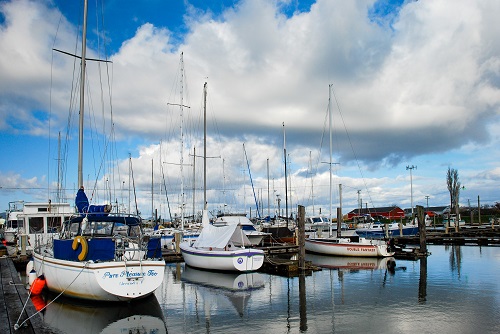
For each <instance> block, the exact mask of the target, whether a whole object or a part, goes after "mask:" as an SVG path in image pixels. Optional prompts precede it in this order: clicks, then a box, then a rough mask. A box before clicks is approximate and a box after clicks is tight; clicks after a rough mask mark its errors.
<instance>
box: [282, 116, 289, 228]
mask: <svg viewBox="0 0 500 334" xmlns="http://www.w3.org/2000/svg"><path fill="white" fill-rule="evenodd" d="M283 156H284V157H285V213H286V216H285V220H286V228H288V185H287V184H288V176H287V173H286V137H285V122H283Z"/></svg>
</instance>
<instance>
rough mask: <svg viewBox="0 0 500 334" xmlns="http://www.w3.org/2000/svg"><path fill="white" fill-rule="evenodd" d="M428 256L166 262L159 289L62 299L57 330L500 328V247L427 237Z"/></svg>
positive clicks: (52, 315)
mask: <svg viewBox="0 0 500 334" xmlns="http://www.w3.org/2000/svg"><path fill="white" fill-rule="evenodd" d="M429 251H430V252H431V255H430V256H429V257H428V258H427V259H423V260H417V261H410V260H396V267H395V268H392V267H391V266H387V265H386V260H383V259H382V260H380V259H379V260H375V259H359V258H358V259H353V258H351V259H349V258H340V259H339V258H331V257H324V256H319V255H310V254H307V259H308V260H311V261H312V262H313V264H318V265H321V266H323V269H322V270H321V271H316V272H313V273H312V275H310V276H305V277H304V276H302V277H295V278H287V277H280V276H274V275H268V274H263V273H252V274H229V273H225V274H222V273H212V272H206V271H200V270H196V269H193V268H189V267H187V268H186V267H185V265H184V264H183V263H178V264H176V263H174V264H169V265H167V267H166V269H165V270H166V272H165V279H164V282H163V284H162V286H160V288H159V289H158V290H157V291H156V293H155V295H154V296H151V297H150V298H149V297H148V298H146V299H144V300H142V301H139V302H138V303H131V304H111V305H110V304H95V303H94V304H86V303H77V302H75V301H73V300H68V299H61V298H59V299H57V300H55V301H54V302H52V303H51V304H50V305H48V307H47V308H46V309H45V310H44V311H43V317H44V322H45V323H46V324H47V325H48V326H50V327H51V328H52V329H53V330H54V332H57V333H71V334H77V333H149V334H153V333H154V334H158V333H272V334H277V333H384V334H387V333H500V247H478V246H429Z"/></svg>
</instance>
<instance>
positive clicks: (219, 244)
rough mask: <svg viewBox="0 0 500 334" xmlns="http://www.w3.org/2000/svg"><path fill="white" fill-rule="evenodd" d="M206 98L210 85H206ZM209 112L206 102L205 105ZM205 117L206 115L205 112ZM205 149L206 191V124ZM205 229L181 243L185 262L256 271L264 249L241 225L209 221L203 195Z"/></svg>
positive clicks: (200, 265)
mask: <svg viewBox="0 0 500 334" xmlns="http://www.w3.org/2000/svg"><path fill="white" fill-rule="evenodd" d="M203 92H204V96H205V99H204V100H205V101H206V94H207V85H206V83H205V85H204V90H203ZM205 114H206V104H205ZM205 119H206V115H205ZM204 141H205V143H204V146H205V149H204V153H203V165H204V169H205V170H204V175H205V176H204V178H205V180H204V190H205V191H206V126H205V139H204ZM204 203H205V204H204V205H205V208H204V210H203V217H202V225H203V227H202V230H201V233H200V235H199V236H198V238H197V239H196V241H194V242H193V241H186V242H183V243H181V244H180V249H181V252H182V256H183V258H184V262H185V263H186V264H187V265H189V266H191V267H195V268H200V269H207V270H221V271H255V270H258V269H259V268H260V267H261V266H262V264H263V263H264V251H263V250H261V249H254V248H247V247H249V246H251V245H252V244H251V242H250V240H249V239H248V237H247V235H246V234H245V233H244V232H243V230H242V229H241V227H240V225H239V224H229V225H226V226H219V227H218V226H214V225H212V224H210V221H209V219H208V213H207V209H206V203H207V202H206V195H205V196H204Z"/></svg>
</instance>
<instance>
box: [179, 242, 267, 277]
mask: <svg viewBox="0 0 500 334" xmlns="http://www.w3.org/2000/svg"><path fill="white" fill-rule="evenodd" d="M180 248H181V252H182V256H183V258H184V262H186V264H187V265H188V266H191V267H195V268H201V269H206V270H221V271H255V270H258V269H260V267H262V264H263V263H264V251H263V250H261V249H252V248H243V249H237V250H228V251H226V250H210V248H195V247H192V246H190V245H189V242H185V243H182V244H181V245H180Z"/></svg>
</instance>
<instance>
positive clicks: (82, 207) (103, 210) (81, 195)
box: [75, 187, 111, 215]
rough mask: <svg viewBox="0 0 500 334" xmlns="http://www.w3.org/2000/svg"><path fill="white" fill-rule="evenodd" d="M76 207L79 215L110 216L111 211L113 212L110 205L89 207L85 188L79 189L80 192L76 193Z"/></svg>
mask: <svg viewBox="0 0 500 334" xmlns="http://www.w3.org/2000/svg"><path fill="white" fill-rule="evenodd" d="M75 205H76V207H77V208H78V212H79V213H99V214H102V215H108V213H109V211H111V206H110V205H109V206H108V205H89V199H88V198H87V195H86V194H85V190H84V189H83V187H82V188H80V189H78V192H77V193H76V198H75ZM107 209H108V210H107Z"/></svg>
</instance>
